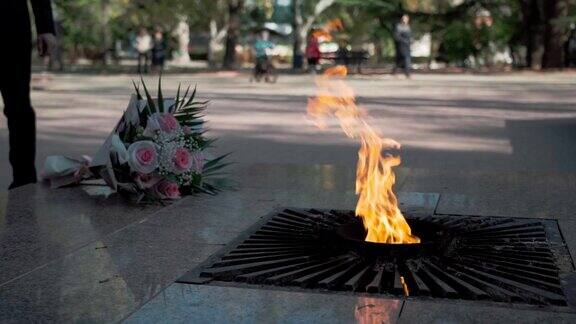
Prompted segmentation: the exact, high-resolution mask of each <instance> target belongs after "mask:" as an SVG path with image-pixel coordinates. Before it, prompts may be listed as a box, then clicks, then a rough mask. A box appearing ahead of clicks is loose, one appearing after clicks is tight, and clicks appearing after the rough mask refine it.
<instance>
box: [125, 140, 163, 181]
mask: <svg viewBox="0 0 576 324" xmlns="http://www.w3.org/2000/svg"><path fill="white" fill-rule="evenodd" d="M128 164H129V165H130V168H131V169H132V171H134V172H139V173H143V174H148V173H152V172H153V171H154V170H156V168H157V167H158V153H157V152H156V145H155V144H154V143H153V142H151V141H138V142H134V143H132V144H131V145H130V147H128Z"/></svg>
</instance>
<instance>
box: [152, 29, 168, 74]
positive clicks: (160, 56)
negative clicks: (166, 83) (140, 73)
mask: <svg viewBox="0 0 576 324" xmlns="http://www.w3.org/2000/svg"><path fill="white" fill-rule="evenodd" d="M166 48H167V45H166V40H165V39H164V34H163V33H162V28H160V27H157V28H156V30H155V32H154V40H153V41H152V72H153V73H160V72H162V70H164V62H165V61H166Z"/></svg>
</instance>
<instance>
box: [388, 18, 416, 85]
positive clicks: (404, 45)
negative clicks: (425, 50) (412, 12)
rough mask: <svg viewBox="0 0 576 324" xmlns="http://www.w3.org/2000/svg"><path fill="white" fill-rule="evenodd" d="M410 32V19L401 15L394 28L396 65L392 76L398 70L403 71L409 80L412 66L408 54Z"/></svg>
mask: <svg viewBox="0 0 576 324" xmlns="http://www.w3.org/2000/svg"><path fill="white" fill-rule="evenodd" d="M411 34H412V30H411V29H410V17H409V16H408V15H403V16H402V18H400V22H399V23H398V24H396V27H395V28H394V45H395V47H396V65H395V66H394V70H393V71H392V74H396V70H397V69H399V68H403V69H404V74H405V75H406V77H407V78H410V66H411V64H412V60H411V56H410V55H411V54H410V39H411V36H412V35H411Z"/></svg>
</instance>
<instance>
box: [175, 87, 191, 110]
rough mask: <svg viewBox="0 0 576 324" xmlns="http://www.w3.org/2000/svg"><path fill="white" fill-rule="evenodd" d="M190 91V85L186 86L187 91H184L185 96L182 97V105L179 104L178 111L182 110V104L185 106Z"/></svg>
mask: <svg viewBox="0 0 576 324" xmlns="http://www.w3.org/2000/svg"><path fill="white" fill-rule="evenodd" d="M189 91H190V85H188V88H186V92H184V96H183V97H182V103H180V105H179V106H178V109H176V111H178V110H180V109H181V108H182V106H184V102H185V101H186V96H188V92H189Z"/></svg>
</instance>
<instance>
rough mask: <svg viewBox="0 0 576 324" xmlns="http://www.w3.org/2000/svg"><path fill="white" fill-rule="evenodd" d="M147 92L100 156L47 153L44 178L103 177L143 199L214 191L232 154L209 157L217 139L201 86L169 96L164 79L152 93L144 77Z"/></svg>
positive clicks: (58, 181)
mask: <svg viewBox="0 0 576 324" xmlns="http://www.w3.org/2000/svg"><path fill="white" fill-rule="evenodd" d="M141 82H142V86H143V94H144V96H143V95H142V92H141V91H140V89H139V87H138V86H136V84H134V89H135V94H134V95H133V96H132V98H131V100H130V104H129V105H128V109H127V110H126V111H125V113H124V115H123V116H122V118H121V119H120V122H119V123H118V124H117V125H116V127H115V128H114V130H113V131H112V133H111V134H110V136H108V138H107V140H106V142H105V143H104V145H103V146H102V147H101V148H100V150H99V151H98V153H97V154H96V156H95V157H94V158H93V159H92V158H88V157H84V160H82V161H78V160H74V159H70V158H67V157H63V156H50V157H48V158H47V160H46V163H45V167H44V171H43V177H44V178H45V179H47V180H49V181H50V182H51V184H52V187H62V186H65V185H71V184H77V183H80V182H82V181H84V180H87V179H92V178H102V179H104V181H105V182H106V183H107V184H108V185H109V186H110V187H111V188H113V189H114V190H117V191H118V192H120V193H127V194H130V195H133V196H135V197H136V198H137V200H138V201H142V200H160V201H162V200H167V199H177V198H180V196H182V195H189V194H192V193H194V192H205V193H215V192H217V191H218V190H219V189H220V187H219V186H218V185H216V183H211V182H210V181H209V180H210V179H215V180H220V179H218V178H217V177H218V176H219V175H221V174H222V173H221V172H220V171H221V169H222V168H223V167H225V166H226V165H228V164H229V163H224V159H225V157H226V156H227V155H228V154H226V155H223V156H219V157H216V158H210V157H209V156H208V155H207V154H206V152H205V150H206V149H207V148H209V147H210V146H211V144H212V143H213V142H214V139H208V138H206V137H205V131H204V130H203V128H202V126H203V124H204V121H203V119H202V118H203V116H204V115H203V112H204V109H205V108H206V105H207V103H208V102H207V101H196V100H195V96H196V88H194V90H193V91H192V92H191V93H190V87H188V88H187V89H186V91H185V92H184V94H183V95H182V96H181V92H180V90H181V89H180V86H178V91H177V94H176V97H175V98H172V99H165V98H164V96H163V94H162V84H161V80H159V81H158V93H157V98H152V96H151V95H150V92H149V91H148V89H147V87H146V84H145V83H144V81H143V80H142V81H141Z"/></svg>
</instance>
